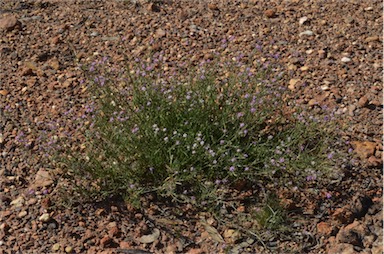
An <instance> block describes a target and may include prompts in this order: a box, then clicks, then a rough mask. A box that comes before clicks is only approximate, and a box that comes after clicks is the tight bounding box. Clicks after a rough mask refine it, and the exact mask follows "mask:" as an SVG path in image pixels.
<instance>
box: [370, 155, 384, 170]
mask: <svg viewBox="0 0 384 254" xmlns="http://www.w3.org/2000/svg"><path fill="white" fill-rule="evenodd" d="M367 166H368V167H373V168H381V167H382V166H383V159H382V156H380V157H376V156H370V157H369V158H368V160H367Z"/></svg>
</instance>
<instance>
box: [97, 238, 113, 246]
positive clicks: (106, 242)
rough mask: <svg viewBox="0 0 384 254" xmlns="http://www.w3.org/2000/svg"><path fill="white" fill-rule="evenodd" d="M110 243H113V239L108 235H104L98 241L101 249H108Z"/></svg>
mask: <svg viewBox="0 0 384 254" xmlns="http://www.w3.org/2000/svg"><path fill="white" fill-rule="evenodd" d="M112 242H113V239H112V238H111V237H110V236H109V235H105V236H104V237H103V238H101V240H100V244H101V246H102V247H108V246H110V245H111V244H112Z"/></svg>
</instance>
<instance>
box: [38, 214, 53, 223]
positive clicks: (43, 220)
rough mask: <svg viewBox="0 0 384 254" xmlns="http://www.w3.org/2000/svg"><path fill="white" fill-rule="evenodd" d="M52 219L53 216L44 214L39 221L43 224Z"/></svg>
mask: <svg viewBox="0 0 384 254" xmlns="http://www.w3.org/2000/svg"><path fill="white" fill-rule="evenodd" d="M50 219H51V216H50V215H49V213H44V214H43V215H41V216H40V217H39V221H41V222H48V221H49V220H50Z"/></svg>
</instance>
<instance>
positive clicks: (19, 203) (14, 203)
mask: <svg viewBox="0 0 384 254" xmlns="http://www.w3.org/2000/svg"><path fill="white" fill-rule="evenodd" d="M23 204H24V198H23V197H21V196H20V197H18V198H16V199H14V200H12V202H11V204H10V205H11V206H15V207H22V206H23Z"/></svg>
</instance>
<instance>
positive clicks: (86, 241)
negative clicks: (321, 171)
mask: <svg viewBox="0 0 384 254" xmlns="http://www.w3.org/2000/svg"><path fill="white" fill-rule="evenodd" d="M382 10H383V4H382V2H381V1H373V0H372V1H352V0H348V1H300V0H293V1H262V0H261V1H256V0H249V1H210V2H206V1H186V0H181V1H171V0H169V1H148V2H146V1H139V0H138V1H128V0H127V1H123V0H122V1H117V0H116V1H115V0H110V1H88V0H85V1H59V0H56V1H55V0H38V1H32V0H30V1H13V0H3V1H1V3H0V34H1V37H0V116H1V118H0V120H1V122H0V152H1V157H2V160H1V162H0V165H1V166H0V173H1V178H0V180H1V181H0V183H1V185H0V188H1V211H0V250H1V253H190V254H192V253H225V252H226V251H227V252H229V253H382V251H383V246H382V240H383V232H382V227H383V220H382V219H383V218H382V182H383V179H382V170H381V169H382V166H383V160H382V153H383V146H382V108H383V101H382V71H383V68H382V38H383V37H382V27H383V24H382ZM149 54H152V55H153V54H160V55H162V56H163V65H162V67H163V68H164V71H166V72H167V71H168V72H170V70H172V68H173V67H176V66H178V65H180V64H181V63H185V64H184V67H183V68H185V69H186V70H188V68H191V66H196V65H198V64H199V63H201V61H205V62H207V61H208V60H211V59H219V60H220V61H222V62H225V61H230V60H231V59H233V58H235V59H236V57H239V55H240V54H242V55H243V56H242V57H241V58H242V59H244V61H246V62H248V63H249V64H250V65H252V67H254V68H256V66H257V64H258V63H260V62H261V63H263V62H265V61H269V59H274V61H276V62H278V63H279V65H278V66H280V67H279V68H280V72H281V73H284V75H283V78H282V79H281V80H279V81H277V82H280V83H281V84H282V85H285V86H286V87H288V89H289V90H291V92H292V93H291V94H292V95H291V100H290V103H291V105H302V106H303V107H304V108H305V109H306V110H307V111H308V112H311V113H312V114H315V115H316V114H317V115H322V114H324V112H327V114H329V115H332V116H333V117H334V118H335V119H336V120H335V121H337V123H338V124H340V127H341V128H340V133H339V135H340V142H339V143H338V144H335V149H340V154H341V155H343V154H345V157H343V156H341V157H338V158H337V159H338V160H339V161H338V162H337V165H338V167H339V168H338V169H337V170H336V172H337V176H335V177H334V180H332V181H330V180H327V181H321V180H320V179H319V180H318V181H317V182H316V184H312V183H308V184H306V185H305V186H306V187H305V188H300V189H294V190H292V189H290V188H288V187H282V188H281V189H279V190H276V192H277V195H278V196H279V197H280V198H281V199H282V203H283V204H284V205H285V208H286V209H287V211H288V217H289V221H290V224H288V225H289V227H291V230H290V231H289V232H290V233H289V234H288V235H282V234H280V235H279V234H272V233H271V235H272V237H269V238H268V237H266V236H265V235H268V232H267V231H265V232H263V237H264V238H263V239H268V240H263V241H261V240H260V237H257V236H255V235H253V236H252V235H249V234H248V235H247V234H245V232H244V231H242V230H241V229H239V228H238V227H239V226H238V227H236V226H237V225H231V223H230V220H231V219H230V218H231V217H230V215H231V216H233V215H236V214H240V213H242V212H244V211H245V212H246V211H247V207H242V206H238V207H237V208H236V211H232V212H228V211H227V212H228V214H226V215H225V216H224V218H223V219H222V220H218V219H217V218H214V217H212V215H211V214H209V213H201V212H199V211H197V210H196V209H194V208H193V207H191V206H181V207H172V206H169V205H167V204H166V203H159V202H157V201H156V200H155V199H153V197H150V196H149V197H146V198H145V200H144V201H145V202H144V205H143V207H142V209H134V208H132V207H131V206H129V205H128V204H126V203H125V202H124V201H123V200H120V199H117V198H116V199H113V200H109V202H107V201H104V202H84V203H82V202H78V201H76V202H72V203H70V205H71V206H68V207H66V206H64V203H61V201H60V200H61V199H60V198H59V197H60V193H61V192H60V191H59V190H60V188H59V187H61V188H62V187H63V186H64V187H66V188H67V189H70V188H71V186H70V185H68V186H66V184H67V182H66V181H65V176H64V175H65V174H64V172H63V171H62V170H61V169H60V168H59V167H53V166H52V164H50V160H49V158H48V157H47V154H49V153H50V151H51V150H52V149H56V148H54V147H53V146H52V144H54V143H55V140H56V139H57V137H55V135H56V134H57V133H66V134H65V135H66V137H67V138H68V144H69V145H70V146H73V147H76V146H79V145H80V143H81V140H82V139H81V138H82V134H81V133H79V130H80V128H79V126H78V125H77V124H78V123H74V122H73V119H74V117H75V118H76V117H80V116H81V115H82V114H84V112H85V111H86V105H87V103H88V102H89V97H88V96H89V94H88V92H87V90H86V89H85V85H84V79H85V76H84V74H83V72H82V70H81V66H86V65H88V66H89V64H91V63H92V62H93V61H95V60H96V59H101V58H102V57H103V56H107V57H108V59H109V62H110V63H112V64H114V65H117V66H118V65H122V64H124V63H127V61H128V62H129V61H131V62H132V61H134V60H135V59H145V56H146V55H149ZM257 60H259V62H258V61H257ZM42 133H45V134H44V135H42ZM52 147H53V148H52ZM50 149H51V150H50ZM348 149H350V150H349V151H348ZM348 152H350V154H349V155H348ZM351 157H353V158H352V159H350V158H351ZM73 199H74V200H75V197H74V198H73ZM76 200H77V199H76ZM140 251H141V252H140ZM145 251H146V252H145Z"/></svg>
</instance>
